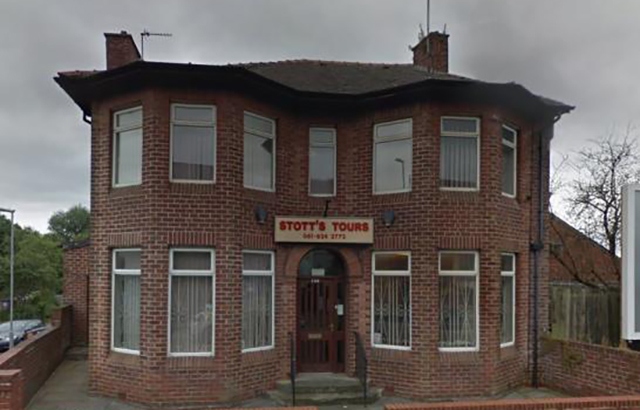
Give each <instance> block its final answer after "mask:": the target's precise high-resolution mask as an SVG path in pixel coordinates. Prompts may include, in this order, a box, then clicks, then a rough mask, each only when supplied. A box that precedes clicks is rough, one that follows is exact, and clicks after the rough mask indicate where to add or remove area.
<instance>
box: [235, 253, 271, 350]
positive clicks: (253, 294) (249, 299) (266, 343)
mask: <svg viewBox="0 0 640 410" xmlns="http://www.w3.org/2000/svg"><path fill="white" fill-rule="evenodd" d="M273 259H274V258H273V252H269V251H244V252H243V253H242V350H243V351H245V352H246V351H253V350H262V349H268V348H271V347H273V329H274V327H273V318H274V315H273V306H274V303H273V300H274V299H273V298H274V278H273V276H274V275H273V273H274V267H273V265H274V263H273Z"/></svg>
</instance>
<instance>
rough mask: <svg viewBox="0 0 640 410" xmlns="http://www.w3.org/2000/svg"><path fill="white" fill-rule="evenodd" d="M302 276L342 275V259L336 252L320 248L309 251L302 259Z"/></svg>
mask: <svg viewBox="0 0 640 410" xmlns="http://www.w3.org/2000/svg"><path fill="white" fill-rule="evenodd" d="M299 273H300V276H315V277H322V276H342V275H343V274H344V265H343V264H342V259H340V257H339V256H338V255H336V254H335V253H334V252H331V251H328V250H324V249H318V250H313V251H311V252H309V253H307V254H306V255H305V256H304V258H302V260H301V261H300V272H299Z"/></svg>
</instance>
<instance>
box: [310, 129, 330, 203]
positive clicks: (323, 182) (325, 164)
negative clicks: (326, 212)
mask: <svg viewBox="0 0 640 410" xmlns="http://www.w3.org/2000/svg"><path fill="white" fill-rule="evenodd" d="M309 194H310V195H313V196H334V195H335V194H336V130H334V129H331V128H311V130H310V131H309Z"/></svg>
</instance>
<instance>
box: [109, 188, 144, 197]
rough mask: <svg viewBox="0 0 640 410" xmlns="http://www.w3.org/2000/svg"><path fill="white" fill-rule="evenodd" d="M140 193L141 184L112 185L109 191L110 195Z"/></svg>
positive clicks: (118, 195) (119, 195)
mask: <svg viewBox="0 0 640 410" xmlns="http://www.w3.org/2000/svg"><path fill="white" fill-rule="evenodd" d="M142 193H143V192H142V185H127V186H112V187H111V189H110V191H109V194H110V196H112V197H121V196H129V195H141V194H142Z"/></svg>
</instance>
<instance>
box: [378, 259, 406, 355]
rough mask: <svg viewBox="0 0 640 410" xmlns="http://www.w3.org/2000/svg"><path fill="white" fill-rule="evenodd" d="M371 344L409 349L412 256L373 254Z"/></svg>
mask: <svg viewBox="0 0 640 410" xmlns="http://www.w3.org/2000/svg"><path fill="white" fill-rule="evenodd" d="M372 263H373V296H372V297H373V311H372V312H371V314H372V316H373V320H372V326H373V329H372V332H371V334H372V343H373V345H374V346H376V347H388V348H398V349H409V348H410V347H411V256H410V254H409V253H408V252H376V253H374V254H373V262H372Z"/></svg>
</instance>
